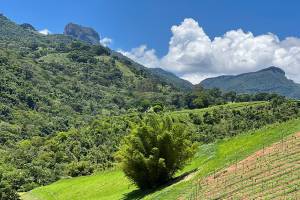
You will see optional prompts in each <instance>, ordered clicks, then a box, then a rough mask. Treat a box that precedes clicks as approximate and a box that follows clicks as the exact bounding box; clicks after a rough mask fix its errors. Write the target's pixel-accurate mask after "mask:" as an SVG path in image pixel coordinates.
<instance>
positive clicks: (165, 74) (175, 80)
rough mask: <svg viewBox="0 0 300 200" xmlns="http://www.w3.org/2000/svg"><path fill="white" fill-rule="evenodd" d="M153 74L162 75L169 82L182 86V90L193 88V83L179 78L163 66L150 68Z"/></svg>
mask: <svg viewBox="0 0 300 200" xmlns="http://www.w3.org/2000/svg"><path fill="white" fill-rule="evenodd" d="M149 70H150V71H151V72H152V73H153V74H155V75H157V76H159V77H161V78H162V79H163V80H165V81H166V82H168V83H169V84H173V85H174V86H175V87H177V88H180V89H181V90H185V91H190V90H192V88H193V84H191V83H190V82H188V81H186V80H183V79H181V78H178V77H177V76H176V75H174V74H173V73H171V72H167V71H164V70H163V69H161V68H150V69H149Z"/></svg>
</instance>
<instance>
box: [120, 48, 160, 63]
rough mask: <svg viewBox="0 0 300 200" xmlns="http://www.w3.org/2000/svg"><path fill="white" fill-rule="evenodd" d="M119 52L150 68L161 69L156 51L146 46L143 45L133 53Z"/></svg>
mask: <svg viewBox="0 0 300 200" xmlns="http://www.w3.org/2000/svg"><path fill="white" fill-rule="evenodd" d="M118 52H120V53H122V54H123V55H125V56H127V57H128V58H131V59H132V60H134V61H136V62H138V63H140V64H142V65H144V66H145V67H149V68H156V67H160V60H159V59H158V58H157V56H156V53H155V50H154V49H148V47H147V46H146V45H141V46H139V47H137V48H133V49H131V51H123V50H118Z"/></svg>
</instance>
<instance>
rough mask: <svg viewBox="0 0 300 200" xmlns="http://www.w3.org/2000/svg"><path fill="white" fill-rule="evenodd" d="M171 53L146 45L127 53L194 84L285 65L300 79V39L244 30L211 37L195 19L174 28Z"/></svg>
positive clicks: (290, 75) (137, 59)
mask: <svg viewBox="0 0 300 200" xmlns="http://www.w3.org/2000/svg"><path fill="white" fill-rule="evenodd" d="M171 31H172V37H171V39H170V42H169V50H168V53H167V54H166V55H165V56H163V57H162V58H158V57H157V56H156V54H155V50H153V49H147V47H146V45H142V46H140V47H138V48H135V49H132V50H131V51H130V52H124V51H123V54H124V55H126V56H128V57H130V58H132V59H133V60H136V61H137V62H140V63H141V64H144V65H145V66H147V67H153V66H156V67H158V66H160V67H162V68H163V69H166V70H168V71H171V72H174V73H175V74H177V75H179V76H180V77H182V78H184V79H187V80H189V81H191V82H193V83H199V82H200V81H201V80H203V79H204V78H207V77H212V76H218V75H221V74H239V73H244V72H249V71H256V70H259V69H262V68H266V67H269V66H272V65H274V66H277V67H281V68H282V69H283V70H285V71H286V74H287V76H288V77H289V78H291V79H293V80H295V81H296V82H300V73H299V72H300V39H299V38H296V37H287V38H285V39H284V40H280V39H279V38H278V37H277V36H276V35H274V34H272V33H267V34H263V35H258V36H254V35H253V34H252V33H251V32H245V31H243V30H242V29H238V30H230V31H228V32H226V33H225V34H224V35H222V36H219V37H215V38H213V39H210V38H209V37H208V35H207V34H206V33H205V32H204V30H203V28H202V27H200V26H199V24H198V22H196V21H195V20H194V19H191V18H188V19H185V20H184V21H183V22H182V23H181V24H180V25H174V26H172V28H171Z"/></svg>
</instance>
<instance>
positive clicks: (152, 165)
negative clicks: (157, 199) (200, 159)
mask: <svg viewBox="0 0 300 200" xmlns="http://www.w3.org/2000/svg"><path fill="white" fill-rule="evenodd" d="M195 147H196V145H195V144H192V142H191V140H190V135H189V133H188V132H187V131H186V129H185V126H184V125H183V124H181V123H178V122H174V121H173V120H172V119H171V118H170V117H163V116H158V115H154V114H153V115H149V116H148V117H147V118H146V119H145V120H144V121H143V122H141V124H140V125H138V126H137V127H136V128H135V129H133V130H132V132H131V134H130V135H129V136H127V137H125V139H124V143H123V145H122V147H121V148H120V150H119V151H118V153H117V154H116V157H117V159H118V160H119V161H120V163H121V167H122V169H123V171H124V173H125V174H126V176H127V177H129V179H131V180H132V181H133V182H134V183H136V184H137V185H138V186H139V187H140V188H141V189H148V188H155V187H157V186H159V185H162V184H164V183H166V182H168V181H169V180H170V179H171V178H172V176H173V175H174V174H175V172H176V171H177V170H179V169H181V168H182V167H183V166H184V165H185V164H186V162H187V161H188V160H189V159H190V158H191V157H192V156H193V155H194V153H195V149H196V148H195Z"/></svg>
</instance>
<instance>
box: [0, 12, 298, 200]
mask: <svg viewBox="0 0 300 200" xmlns="http://www.w3.org/2000/svg"><path fill="white" fill-rule="evenodd" d="M0 73H1V74H0V83H1V85H0V195H2V196H0V199H10V198H11V199H15V194H16V193H15V192H16V191H28V190H30V189H33V188H35V187H37V186H40V185H46V184H49V183H51V182H54V181H56V180H58V179H60V178H62V177H66V176H72V177H74V176H82V175H88V174H91V173H94V172H96V171H100V170H104V169H107V168H110V167H113V166H115V159H114V153H115V152H116V151H117V150H118V148H119V145H120V141H121V140H122V138H123V137H124V136H125V135H127V134H128V133H129V132H130V130H131V128H132V127H133V126H135V125H137V124H139V123H140V122H141V121H142V120H143V119H144V118H145V116H147V115H149V113H157V115H159V116H164V115H169V116H170V117H171V118H173V119H174V120H175V119H176V120H178V121H180V122H181V123H184V124H185V125H186V126H187V127H188V130H189V131H190V134H191V135H192V141H193V142H200V143H209V142H213V141H215V140H217V139H221V138H224V137H230V136H234V135H237V134H238V133H240V132H243V131H245V130H250V129H255V128H259V127H262V126H264V125H266V124H271V123H275V122H282V121H287V120H289V119H291V118H295V117H298V116H299V107H300V105H299V103H297V102H294V101H290V100H287V99H285V98H283V97H281V96H278V95H276V94H266V93H262V94H253V95H247V94H239V95H237V94H236V93H235V92H226V93H223V92H221V91H220V90H219V89H210V90H206V89H203V88H202V87H191V86H190V85H187V84H186V82H184V81H182V80H180V79H179V78H178V79H177V78H176V77H174V76H173V75H170V74H169V73H158V72H157V70H149V69H147V68H145V67H143V66H141V65H139V64H137V63H135V62H133V61H132V60H130V59H128V58H126V57H124V56H122V55H120V54H118V53H116V52H114V51H112V50H110V49H108V48H105V47H103V46H101V45H89V44H86V43H84V42H82V41H78V40H75V39H73V38H71V37H68V36H64V35H48V36H44V35H41V34H39V33H38V32H36V31H35V30H34V29H33V28H32V27H31V26H30V25H23V26H19V25H17V24H15V23H13V22H11V21H10V20H9V19H7V18H6V17H4V16H0ZM173 82H174V83H173ZM247 101H266V102H264V103H259V104H258V105H253V106H250V107H243V108H234V109H230V108H227V107H226V106H224V107H223V108H222V109H212V110H210V111H207V112H205V113H203V114H201V115H198V114H193V113H192V112H191V113H189V114H188V116H185V117H182V115H179V114H178V113H177V112H172V111H175V110H183V109H196V108H206V107H209V106H212V105H223V104H226V103H229V102H247ZM3 195H7V196H3ZM9 196H10V197H9Z"/></svg>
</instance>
